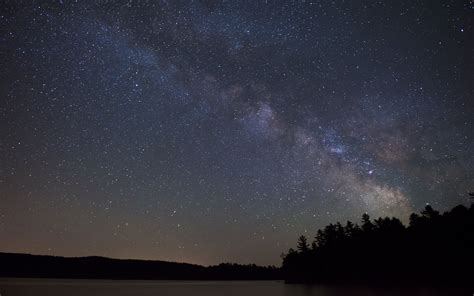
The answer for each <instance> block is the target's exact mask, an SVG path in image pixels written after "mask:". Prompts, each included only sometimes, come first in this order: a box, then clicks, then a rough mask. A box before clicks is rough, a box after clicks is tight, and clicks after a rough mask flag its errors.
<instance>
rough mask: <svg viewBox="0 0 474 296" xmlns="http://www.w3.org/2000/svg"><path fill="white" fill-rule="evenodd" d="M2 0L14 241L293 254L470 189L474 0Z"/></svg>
mask: <svg viewBox="0 0 474 296" xmlns="http://www.w3.org/2000/svg"><path fill="white" fill-rule="evenodd" d="M0 8H1V10H0V12H1V13H0V38H1V39H0V55H1V58H0V68H1V69H2V71H1V73H0V132H1V134H0V137H1V138H0V139H1V143H0V162H1V166H0V251H9V252H27V253H34V254H53V255H62V256H86V255H100V256H109V257H116V258H141V259H157V260H170V261H179V262H190V263H198V264H204V265H208V264H217V263H219V262H223V261H224V262H229V261H230V262H238V263H257V264H265V265H267V264H274V265H279V264H280V257H279V255H280V254H281V253H282V252H285V251H287V250H288V248H289V247H293V246H294V245H295V243H296V238H297V237H298V236H299V235H301V234H306V235H307V236H309V237H313V235H314V234H315V232H316V230H317V229H318V228H319V227H323V226H325V225H326V224H328V223H331V222H336V221H346V220H353V221H359V218H360V216H361V215H362V214H363V213H364V212H367V213H369V214H370V215H371V216H372V217H374V218H375V217H378V216H386V215H388V216H393V215H394V216H397V217H399V218H400V219H402V221H405V222H406V221H407V217H408V215H409V214H410V213H411V212H412V211H419V210H420V209H422V208H423V207H424V206H425V204H426V203H429V204H431V205H433V207H435V208H436V209H439V210H447V209H449V208H451V207H453V206H455V205H457V204H465V205H467V204H468V203H469V199H468V196H467V192H468V191H470V190H474V154H473V151H474V133H473V132H472V131H473V129H474V125H473V122H474V120H473V111H474V95H473V83H472V81H473V80H472V79H473V74H474V63H473V60H474V59H473V56H474V55H473V48H474V46H473V41H472V40H474V38H473V34H472V32H473V30H472V29H473V28H472V20H473V13H474V3H473V2H472V1H471V2H470V1H462V0H456V1H449V0H446V1H433V0H426V1H420V0H416V1H415V0H409V1H408V0H407V1H359V0H357V1H342V0H338V1H309V0H307V1H283V2H274V1H242V2H240V1H222V2H221V1H144V0H142V1H138V0H136V1H88V2H86V1H67V0H62V1H44V2H41V1H3V3H2V4H1V5H0Z"/></svg>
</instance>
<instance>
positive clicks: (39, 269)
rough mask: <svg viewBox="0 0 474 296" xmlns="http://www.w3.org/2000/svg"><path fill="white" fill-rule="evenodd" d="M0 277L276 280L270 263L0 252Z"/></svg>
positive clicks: (274, 270) (276, 273) (276, 275)
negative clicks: (202, 262)
mask: <svg viewBox="0 0 474 296" xmlns="http://www.w3.org/2000/svg"><path fill="white" fill-rule="evenodd" d="M0 266H1V268H0V277H29V278H63V279H65V278H68V279H122V280H123V279H134V280H139V279H140V280H276V279H282V276H281V273H280V269H279V268H276V267H274V266H267V267H263V266H257V265H254V264H251V265H240V264H231V263H222V264H219V265H215V266H209V267H204V266H201V265H195V264H187V263H176V262H166V261H151V260H122V259H111V258H105V257H76V258H68V257H58V256H42V255H29V254H16V253H0Z"/></svg>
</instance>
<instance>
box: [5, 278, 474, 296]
mask: <svg viewBox="0 0 474 296" xmlns="http://www.w3.org/2000/svg"><path fill="white" fill-rule="evenodd" d="M0 295H1V296H18V295H21V296H29V295H34V296H43V295H49V296H65V295H68V296H76V295H88V296H99V295H100V296H112V295H113V296H122V295H137V296H141V295H142V296H152V295H153V296H155V295H172V296H183V295H195V296H201V295H202V296H204V295H206V296H214V295H224V296H233V295H236V296H237V295H239V296H241V295H243V296H257V295H258V296H264V295H274V296H283V295H285V296H287V295H288V296H289V295H292V296H303V295H304V296H316V295H317V296H351V295H360V296H362V295H367V296H371V295H374V296H375V295H407V296H410V295H472V293H467V291H464V293H463V292H462V291H457V290H453V289H449V290H448V289H434V288H428V287H427V288H411V289H397V288H385V289H382V288H362V287H354V288H347V287H336V286H304V285H285V284H284V283H283V282H281V281H252V282H251V281H113V280H57V279H12V278H10V279H9V278H0Z"/></svg>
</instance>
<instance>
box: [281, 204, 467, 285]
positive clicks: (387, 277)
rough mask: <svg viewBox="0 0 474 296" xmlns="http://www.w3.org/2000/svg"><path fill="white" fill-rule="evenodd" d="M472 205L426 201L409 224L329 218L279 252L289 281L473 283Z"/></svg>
mask: <svg viewBox="0 0 474 296" xmlns="http://www.w3.org/2000/svg"><path fill="white" fill-rule="evenodd" d="M473 258H474V208H473V206H472V205H471V207H470V208H466V207H465V206H462V205H459V206H456V207H455V208H453V209H452V210H451V211H448V212H445V213H443V214H440V213H439V212H438V211H435V210H434V209H433V208H432V207H431V206H429V205H428V206H426V207H425V209H424V210H423V211H422V212H421V213H420V214H412V215H411V216H410V222H409V225H408V226H404V225H403V224H402V222H401V221H400V220H398V219H397V218H378V219H375V220H371V219H370V217H369V215H367V214H364V215H363V216H362V221H361V222H360V225H358V224H355V223H353V222H350V221H348V222H347V223H346V224H345V225H342V224H341V223H339V222H338V223H336V224H329V225H327V226H326V227H325V228H324V229H320V230H318V231H317V232H316V233H315V237H314V239H313V240H312V242H311V243H309V242H308V239H307V238H306V237H305V236H301V237H300V238H299V239H298V242H297V249H296V250H294V249H290V250H289V252H288V253H287V254H282V259H283V264H282V272H283V274H284V277H285V280H286V282H289V283H338V284H354V283H363V284H384V283H386V284H414V285H418V284H427V283H428V284H437V285H458V286H470V287H472V286H474V284H473V283H474V278H473V271H472V270H473V266H474V265H473V263H474V260H473Z"/></svg>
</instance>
